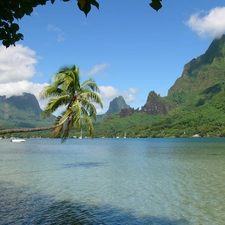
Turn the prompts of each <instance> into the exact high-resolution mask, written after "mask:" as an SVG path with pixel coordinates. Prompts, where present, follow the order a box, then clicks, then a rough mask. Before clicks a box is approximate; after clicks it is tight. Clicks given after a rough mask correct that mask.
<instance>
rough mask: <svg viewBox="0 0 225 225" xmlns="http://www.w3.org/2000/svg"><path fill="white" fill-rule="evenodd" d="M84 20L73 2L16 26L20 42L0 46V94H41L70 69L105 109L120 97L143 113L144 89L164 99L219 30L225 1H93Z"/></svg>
mask: <svg viewBox="0 0 225 225" xmlns="http://www.w3.org/2000/svg"><path fill="white" fill-rule="evenodd" d="M98 2H99V4H100V8H99V10H98V9H97V8H95V7H92V10H91V11H90V13H89V14H88V16H87V17H86V16H85V15H84V13H83V12H81V11H80V10H79V9H78V7H77V1H76V0H71V1H69V2H63V1H60V0H58V1H56V2H55V3H54V4H51V3H50V2H48V3H47V4H46V5H44V6H38V7H36V8H35V9H34V12H33V13H32V14H31V16H25V17H24V18H22V19H21V20H19V21H18V24H19V26H20V32H21V33H23V35H24V40H23V41H20V42H18V43H17V44H16V46H11V47H9V48H7V49H6V48H5V47H4V46H3V45H1V46H0V95H6V96H7V97H10V96H12V95H21V94H22V93H23V92H28V93H32V94H34V95H35V96H36V97H37V99H38V101H39V104H40V106H41V108H42V109H43V108H44V107H45V104H46V101H42V100H40V99H39V93H40V92H41V90H42V89H43V88H44V87H45V86H46V85H48V84H50V83H51V79H52V77H53V76H54V74H55V73H57V72H58V71H59V69H60V68H61V67H63V66H72V65H76V66H77V67H79V69H80V75H81V83H82V82H83V81H85V80H86V79H88V78H93V79H94V80H95V81H96V83H97V85H98V86H99V88H100V93H99V95H100V97H101V99H102V102H103V108H102V109H101V108H98V107H97V112H98V114H102V113H104V112H106V111H107V110H108V107H109V103H110V101H112V100H113V99H114V98H115V97H118V96H120V95H121V96H123V97H124V99H125V101H126V103H127V104H128V105H130V107H132V108H135V109H136V108H141V107H142V106H143V105H144V104H145V103H146V100H147V96H148V94H149V92H150V91H153V90H154V91H155V92H156V93H157V94H160V96H166V95H167V93H168V90H169V88H170V87H171V86H172V85H173V84H174V83H175V81H176V79H177V78H179V77H180V76H181V75H182V71H183V67H184V65H185V64H186V63H188V62H189V61H191V60H192V59H193V58H196V57H198V56H200V55H202V54H204V53H205V51H206V50H207V48H208V47H209V45H210V44H211V42H212V41H213V40H214V39H215V38H220V37H221V35H223V34H224V32H225V3H224V0H218V1H217V0H215V1H212V0H209V1H205V0H204V1H203V0H198V1H187V0H186V1H173V0H167V1H162V4H163V7H162V9H160V10H159V11H158V12H156V11H154V10H153V9H152V8H151V7H150V6H149V3H150V0H142V1H140V0H129V1H121V0H113V1H112V0H111V1H109V0H108V1H106V0H104V1H103V0H99V1H98Z"/></svg>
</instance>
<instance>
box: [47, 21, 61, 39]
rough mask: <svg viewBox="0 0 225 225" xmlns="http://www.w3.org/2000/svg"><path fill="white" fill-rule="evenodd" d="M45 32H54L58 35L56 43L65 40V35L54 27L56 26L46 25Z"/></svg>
mask: <svg viewBox="0 0 225 225" xmlns="http://www.w3.org/2000/svg"><path fill="white" fill-rule="evenodd" d="M47 30H50V31H54V32H56V33H57V34H58V37H57V41H58V42H63V41H65V38H64V37H63V36H64V34H65V33H64V32H63V31H62V30H61V29H60V28H59V27H56V26H54V25H51V24H48V26H47Z"/></svg>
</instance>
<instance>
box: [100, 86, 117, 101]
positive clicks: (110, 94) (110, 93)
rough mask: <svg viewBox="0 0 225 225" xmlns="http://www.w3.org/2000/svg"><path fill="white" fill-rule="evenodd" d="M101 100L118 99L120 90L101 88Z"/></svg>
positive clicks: (108, 87)
mask: <svg viewBox="0 0 225 225" xmlns="http://www.w3.org/2000/svg"><path fill="white" fill-rule="evenodd" d="M99 89H100V97H101V99H112V98H115V97H117V95H118V90H117V89H116V88H114V87H112V86H99Z"/></svg>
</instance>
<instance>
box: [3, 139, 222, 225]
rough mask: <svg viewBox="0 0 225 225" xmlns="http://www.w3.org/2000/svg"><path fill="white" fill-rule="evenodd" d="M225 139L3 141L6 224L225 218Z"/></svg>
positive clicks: (186, 221)
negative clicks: (61, 142)
mask: <svg viewBox="0 0 225 225" xmlns="http://www.w3.org/2000/svg"><path fill="white" fill-rule="evenodd" d="M224 144H225V139H222V138H220V139H197V140H196V139H119V140H118V139H95V140H91V139H84V140H82V141H79V140H68V141H67V142H66V143H65V144H63V145H61V144H60V140H44V139H38V140H35V139H30V140H27V141H26V142H25V143H17V144H15V143H10V142H9V141H7V140H1V142H0V193H1V194H0V224H159V225H163V224H166V225H167V224H171V225H178V224H179V225H182V224H188V225H189V224H204V225H207V224H209V225H212V224H215V225H217V224H218V225H221V224H223V223H224V221H225V215H224V210H225V203H224V199H225V193H224V187H225V163H224V160H225V147H224V146H225V145H224Z"/></svg>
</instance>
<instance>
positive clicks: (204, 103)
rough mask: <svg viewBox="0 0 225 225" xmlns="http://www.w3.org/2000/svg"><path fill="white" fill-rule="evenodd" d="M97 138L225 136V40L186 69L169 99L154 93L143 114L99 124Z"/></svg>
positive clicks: (119, 116) (125, 112)
mask: <svg viewBox="0 0 225 225" xmlns="http://www.w3.org/2000/svg"><path fill="white" fill-rule="evenodd" d="M95 132H96V136H99V137H100V136H103V135H104V136H106V137H113V136H114V137H115V136H121V135H123V133H124V132H126V134H127V136H128V137H192V136H193V135H198V136H204V137H211V136H218V137H221V136H223V137H224V136H225V36H222V38H221V39H215V40H214V41H213V42H212V43H211V45H210V46H209V48H208V49H207V51H206V52H205V53H204V54H202V55H201V56H199V57H197V58H196V59H193V60H191V61H190V62H189V63H187V64H186V65H185V66H184V70H183V73H182V75H181V77H180V78H178V79H177V80H176V82H175V83H174V85H173V86H172V87H171V88H170V89H169V91H168V96H166V97H160V96H158V95H157V94H156V93H155V92H154V91H151V92H150V93H149V95H148V98H147V101H146V104H145V105H144V106H143V107H141V110H134V109H132V108H129V109H125V110H121V112H120V113H119V114H114V115H109V116H107V117H105V118H103V120H102V121H101V123H99V124H96V128H95Z"/></svg>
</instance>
